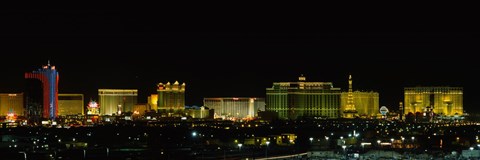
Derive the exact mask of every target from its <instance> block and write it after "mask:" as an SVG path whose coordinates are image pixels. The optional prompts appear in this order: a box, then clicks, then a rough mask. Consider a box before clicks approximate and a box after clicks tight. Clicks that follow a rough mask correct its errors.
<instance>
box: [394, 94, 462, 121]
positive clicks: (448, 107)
mask: <svg viewBox="0 0 480 160" xmlns="http://www.w3.org/2000/svg"><path fill="white" fill-rule="evenodd" d="M404 93H405V97H404V98H405V101H404V103H403V104H404V112H403V114H405V115H407V114H409V113H413V114H416V113H417V112H418V113H431V112H433V113H434V114H440V115H444V116H454V115H463V88H462V87H405V92H404Z"/></svg>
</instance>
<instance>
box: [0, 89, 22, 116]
mask: <svg viewBox="0 0 480 160" xmlns="http://www.w3.org/2000/svg"><path fill="white" fill-rule="evenodd" d="M24 111H25V109H24V108H23V93H0V116H6V115H7V114H9V113H10V114H14V115H17V116H23V115H24Z"/></svg>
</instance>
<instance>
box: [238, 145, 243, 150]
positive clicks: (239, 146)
mask: <svg viewBox="0 0 480 160" xmlns="http://www.w3.org/2000/svg"><path fill="white" fill-rule="evenodd" d="M238 151H242V144H241V143H239V144H238Z"/></svg>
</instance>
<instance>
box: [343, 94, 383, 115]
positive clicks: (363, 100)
mask: <svg viewBox="0 0 480 160" xmlns="http://www.w3.org/2000/svg"><path fill="white" fill-rule="evenodd" d="M352 96H353V104H354V105H355V109H356V111H357V115H358V116H359V117H363V118H368V117H375V116H376V115H377V114H378V113H379V111H378V110H379V108H380V106H379V94H378V92H360V91H354V92H352ZM347 99H348V92H342V95H341V102H340V103H341V106H346V104H347ZM342 110H343V108H342Z"/></svg>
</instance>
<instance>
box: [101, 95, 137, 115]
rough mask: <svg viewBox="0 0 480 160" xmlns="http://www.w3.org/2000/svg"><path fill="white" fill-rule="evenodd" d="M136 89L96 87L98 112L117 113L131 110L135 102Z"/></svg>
mask: <svg viewBox="0 0 480 160" xmlns="http://www.w3.org/2000/svg"><path fill="white" fill-rule="evenodd" d="M137 96H138V90H136V89H98V100H99V101H98V102H99V105H100V106H101V107H100V114H102V115H113V114H116V115H119V114H121V113H124V112H133V107H134V106H135V104H137Z"/></svg>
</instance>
